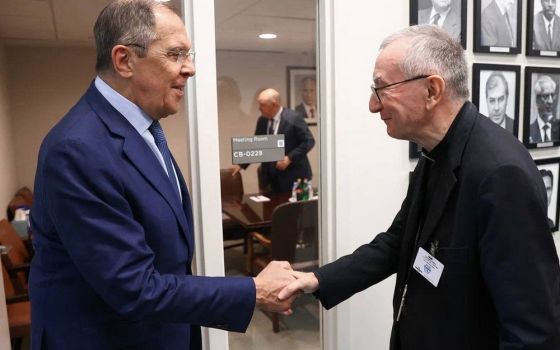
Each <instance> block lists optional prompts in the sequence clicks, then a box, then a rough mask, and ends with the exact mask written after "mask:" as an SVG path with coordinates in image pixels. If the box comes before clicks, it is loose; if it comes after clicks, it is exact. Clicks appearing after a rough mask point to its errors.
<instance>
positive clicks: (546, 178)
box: [539, 169, 555, 230]
mask: <svg viewBox="0 0 560 350" xmlns="http://www.w3.org/2000/svg"><path fill="white" fill-rule="evenodd" d="M539 172H540V173H541V176H542V180H543V182H544V188H545V189H546V199H547V203H548V206H549V207H550V201H551V200H552V187H553V185H554V175H553V174H552V171H550V170H548V169H540V170H539ZM548 226H549V227H550V230H553V229H554V226H555V225H554V220H552V219H551V218H548Z"/></svg>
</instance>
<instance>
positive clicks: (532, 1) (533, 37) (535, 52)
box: [526, 0, 560, 57]
mask: <svg viewBox="0 0 560 350" xmlns="http://www.w3.org/2000/svg"><path fill="white" fill-rule="evenodd" d="M526 51H527V56H541V57H560V55H559V52H560V16H558V8H557V7H556V0H553V1H551V0H529V3H528V7H527V50H526Z"/></svg>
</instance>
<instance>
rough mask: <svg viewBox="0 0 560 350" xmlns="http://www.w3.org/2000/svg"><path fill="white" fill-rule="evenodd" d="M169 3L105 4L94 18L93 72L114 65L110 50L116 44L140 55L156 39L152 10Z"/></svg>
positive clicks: (127, 1) (133, 0)
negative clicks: (128, 46)
mask: <svg viewBox="0 0 560 350" xmlns="http://www.w3.org/2000/svg"><path fill="white" fill-rule="evenodd" d="M157 7H164V8H167V9H169V10H171V11H173V12H174V13H177V11H176V10H175V9H174V8H173V7H171V6H170V5H168V4H166V3H163V2H160V1H157V0H117V1H113V2H111V3H110V4H109V5H107V6H106V7H105V8H104V9H103V10H102V11H101V13H100V14H99V16H98V17H97V21H96V22H95V26H94V27H93V33H94V36H95V47H96V49H97V62H96V64H95V70H96V72H98V73H99V72H102V71H106V70H109V69H112V68H113V64H112V59H111V51H112V50H113V47H114V46H115V45H119V44H121V45H132V47H133V50H134V51H135V52H136V53H137V54H138V56H140V57H145V55H146V50H147V48H148V47H149V46H150V45H151V44H152V42H153V41H154V40H156V39H157V35H156V32H155V26H156V20H155V15H154V9H155V8H157Z"/></svg>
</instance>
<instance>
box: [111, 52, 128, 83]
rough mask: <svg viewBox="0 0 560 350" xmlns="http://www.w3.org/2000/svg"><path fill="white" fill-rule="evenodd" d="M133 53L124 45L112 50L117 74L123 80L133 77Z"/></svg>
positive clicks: (112, 58)
mask: <svg viewBox="0 0 560 350" xmlns="http://www.w3.org/2000/svg"><path fill="white" fill-rule="evenodd" d="M132 59H133V58H132V52H131V50H130V48H128V47H127V46H124V45H116V46H114V47H113V49H112V50H111V60H112V61H113V68H114V69H115V73H116V74H118V75H119V76H121V77H123V78H130V77H131V76H132Z"/></svg>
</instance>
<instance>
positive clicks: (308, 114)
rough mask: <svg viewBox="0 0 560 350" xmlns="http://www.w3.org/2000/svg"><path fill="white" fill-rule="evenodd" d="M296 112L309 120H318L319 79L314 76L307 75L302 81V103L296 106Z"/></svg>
mask: <svg viewBox="0 0 560 350" xmlns="http://www.w3.org/2000/svg"><path fill="white" fill-rule="evenodd" d="M296 112H298V113H299V115H300V116H301V117H302V118H304V119H307V120H309V121H317V119H318V113H317V112H318V111H317V81H316V80H315V78H313V77H306V78H305V79H303V81H302V89H301V103H300V104H299V105H297V106H296Z"/></svg>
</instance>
